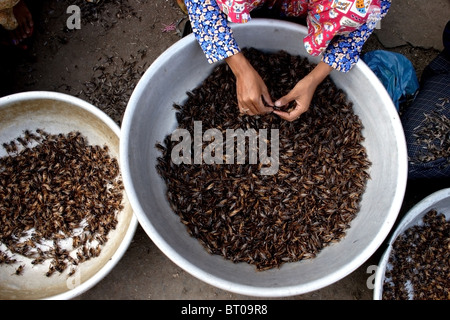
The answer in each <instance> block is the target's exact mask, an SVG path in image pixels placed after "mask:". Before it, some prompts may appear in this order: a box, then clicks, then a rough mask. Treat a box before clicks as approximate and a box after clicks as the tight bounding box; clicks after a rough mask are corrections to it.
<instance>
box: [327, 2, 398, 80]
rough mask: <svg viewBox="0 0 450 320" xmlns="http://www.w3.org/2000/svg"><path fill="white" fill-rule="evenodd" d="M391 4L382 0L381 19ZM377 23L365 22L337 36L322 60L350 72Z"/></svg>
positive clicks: (335, 67)
mask: <svg viewBox="0 0 450 320" xmlns="http://www.w3.org/2000/svg"><path fill="white" fill-rule="evenodd" d="M390 5H391V0H383V1H381V10H380V17H379V19H381V18H383V17H384V16H385V15H386V14H387V12H388V10H389V7H390ZM375 25H376V23H365V24H363V25H362V26H361V27H360V28H359V29H357V30H355V31H352V32H350V33H349V34H348V35H341V36H337V37H335V38H334V39H333V40H332V41H331V42H330V44H329V45H328V47H327V49H326V50H325V51H324V52H323V57H322V61H323V62H325V63H326V64H328V65H330V66H331V67H333V68H334V69H336V70H338V71H342V72H348V71H349V70H350V69H351V68H352V67H353V66H354V65H355V64H356V63H357V62H358V60H359V55H360V53H361V50H362V47H363V45H364V43H365V42H366V40H367V39H368V38H369V36H370V35H371V34H372V33H373V31H374V29H375Z"/></svg>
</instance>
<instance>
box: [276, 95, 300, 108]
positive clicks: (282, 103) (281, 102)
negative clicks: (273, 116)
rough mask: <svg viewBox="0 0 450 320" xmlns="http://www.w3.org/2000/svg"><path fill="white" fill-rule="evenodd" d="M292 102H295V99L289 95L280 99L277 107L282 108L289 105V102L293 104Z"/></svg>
mask: <svg viewBox="0 0 450 320" xmlns="http://www.w3.org/2000/svg"><path fill="white" fill-rule="evenodd" d="M292 100H295V97H292V96H291V95H290V94H289V93H288V94H287V95H285V96H283V97H281V98H280V99H278V100H277V101H275V107H282V106H285V105H287V104H288V103H289V102H291V101H292Z"/></svg>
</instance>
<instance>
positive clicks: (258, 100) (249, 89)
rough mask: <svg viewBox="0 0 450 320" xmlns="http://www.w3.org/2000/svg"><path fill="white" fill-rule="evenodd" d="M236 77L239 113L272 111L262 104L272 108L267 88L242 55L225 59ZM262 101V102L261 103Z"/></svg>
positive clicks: (253, 113)
mask: <svg viewBox="0 0 450 320" xmlns="http://www.w3.org/2000/svg"><path fill="white" fill-rule="evenodd" d="M226 62H227V63H228V65H229V66H230V68H231V70H232V71H233V73H234V75H235V77H236V94H237V100H238V107H239V110H240V112H241V113H244V114H248V115H257V114H264V113H269V112H272V111H273V108H272V107H266V106H265V105H264V102H265V103H266V104H268V105H269V106H273V102H272V99H271V98H270V94H269V91H268V90H267V86H266V84H265V83H264V81H263V79H262V78H261V76H260V75H259V74H258V72H256V70H255V69H254V68H253V67H252V65H251V64H250V62H249V61H248V60H247V59H246V58H245V57H244V55H243V54H242V53H238V54H235V55H233V56H231V57H229V58H227V59H226ZM263 99H264V101H263Z"/></svg>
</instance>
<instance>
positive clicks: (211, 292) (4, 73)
mask: <svg viewBox="0 0 450 320" xmlns="http://www.w3.org/2000/svg"><path fill="white" fill-rule="evenodd" d="M32 2H33V6H32V10H33V12H32V13H33V17H34V20H35V30H34V37H33V39H32V41H31V42H30V43H29V45H30V48H29V50H28V51H21V50H16V49H14V48H6V47H5V48H1V60H0V61H1V65H0V68H1V69H0V70H1V73H0V74H1V77H0V88H1V91H0V96H4V95H8V94H11V93H16V92H22V91H31V90H48V91H57V92H62V93H67V94H70V95H74V96H77V97H79V98H82V99H84V100H86V101H88V102H90V103H92V104H94V105H96V106H97V107H99V108H100V109H102V110H103V111H105V112H106V113H107V114H108V115H109V116H110V117H111V118H112V119H113V120H115V121H116V122H117V123H118V124H119V125H120V124H121V120H122V116H123V113H124V110H125V108H126V104H127V102H128V99H129V97H130V95H131V93H132V91H133V89H134V86H135V85H136V84H137V82H138V81H139V79H140V77H141V75H142V74H143V72H144V71H145V70H146V69H147V68H148V67H149V66H150V65H151V63H152V62H153V61H154V60H155V59H156V58H157V57H158V56H159V55H160V54H161V53H163V52H164V51H165V50H166V49H167V48H168V47H169V46H171V45H172V44H173V43H175V42H176V41H177V40H179V39H180V38H181V36H180V34H179V32H181V31H182V28H183V26H184V22H185V21H186V16H185V14H184V13H183V12H182V11H181V10H180V9H179V7H178V6H177V4H176V0H109V1H108V0H99V1H98V3H89V2H87V1H85V0H71V1H63V0H53V1H37V0H34V1H32ZM69 5H77V6H79V7H80V8H81V28H80V29H73V30H69V29H68V28H67V25H66V23H67V19H68V18H69V17H70V16H71V13H67V12H66V10H67V8H68V6H69ZM178 23H179V30H178V32H177V30H172V28H171V27H173V26H176V25H177V24H178ZM375 49H386V48H384V47H383V45H382V44H381V43H380V42H379V41H378V39H377V37H376V35H374V36H372V37H371V38H370V39H369V41H368V42H367V43H366V46H365V49H364V50H365V51H370V50H375ZM388 49H389V50H392V51H395V52H399V53H402V54H404V55H405V56H406V57H407V58H408V59H410V61H411V62H412V63H413V65H414V67H415V69H416V72H417V75H418V77H419V78H420V75H421V73H422V71H423V69H424V67H425V66H426V65H427V64H428V63H429V62H430V61H431V60H432V59H433V58H434V57H436V55H437V54H438V51H436V50H434V49H424V48H417V47H412V46H410V45H404V46H400V47H395V48H388ZM418 187H419V185H418V184H409V185H408V190H407V195H406V197H405V204H404V207H403V208H402V212H403V213H404V212H405V211H406V210H407V209H409V208H410V207H411V206H412V204H413V203H416V202H418V201H419V200H421V199H422V198H423V197H424V196H426V195H428V194H430V193H431V192H433V191H435V190H439V189H440V188H441V187H442V185H440V184H439V183H437V184H436V183H428V184H422V185H421V186H420V187H421V188H420V189H419V192H417V190H418ZM380 256H381V252H378V253H377V254H375V255H374V256H373V257H372V258H371V259H370V260H369V261H367V263H366V264H364V265H363V266H362V267H361V268H359V269H358V270H356V271H355V272H354V273H353V274H351V275H350V276H348V277H346V278H345V279H343V280H341V281H339V282H338V283H336V284H335V285H331V286H329V287H327V288H324V289H322V290H318V291H317V292H314V293H311V294H307V295H303V296H301V297H293V298H294V299H371V298H372V290H370V289H369V288H368V287H367V284H366V281H367V279H368V277H369V276H370V274H368V273H367V267H368V266H369V265H374V264H377V263H378V261H379V258H380ZM136 257H138V258H136ZM150 258H151V259H153V260H152V263H153V264H154V266H153V267H151V268H150V267H149V266H148V263H149V262H148V259H150ZM136 259H137V260H136ZM130 268H132V269H133V268H134V271H129V273H127V271H126V270H130ZM152 270H153V271H154V272H156V273H157V274H156V276H155V275H153V278H152V275H151V272H152ZM158 272H159V273H158ZM133 274H141V275H143V276H145V277H147V279H148V280H149V283H152V284H153V285H154V286H153V287H152V288H150V287H151V286H152V285H151V284H146V283H138V282H137V281H135V280H133V279H132V276H133ZM160 277H166V278H169V280H172V281H171V282H170V283H168V282H166V283H162V281H163V280H162V279H161V278H160ZM164 279H165V278H164ZM156 284H157V285H156ZM114 298H118V299H197V298H200V299H241V298H245V297H241V296H238V295H234V294H231V293H228V292H225V291H223V290H219V289H215V288H212V287H210V286H208V285H205V284H203V283H202V282H201V281H199V280H197V279H193V278H192V277H191V276H190V275H189V274H187V273H186V272H184V271H183V270H181V269H180V268H178V267H177V266H175V265H174V264H173V263H172V262H171V261H169V260H168V259H167V258H166V257H165V256H164V255H163V254H162V253H161V252H159V251H158V249H157V248H156V247H155V246H154V245H153V244H152V242H151V240H150V239H149V238H148V237H147V235H146V234H145V233H144V232H143V230H142V229H141V228H140V227H139V228H138V230H137V233H136V236H135V239H134V241H133V242H132V244H131V246H130V248H129V252H127V253H126V254H125V256H124V258H123V259H122V261H121V262H120V264H119V265H118V266H117V267H116V268H115V269H114V270H113V271H112V272H111V274H110V275H108V276H107V277H106V278H105V279H104V280H103V281H102V282H100V283H99V284H98V285H97V286H96V287H94V288H93V289H91V290H90V291H88V292H87V293H85V294H84V295H82V296H81V297H80V299H114Z"/></svg>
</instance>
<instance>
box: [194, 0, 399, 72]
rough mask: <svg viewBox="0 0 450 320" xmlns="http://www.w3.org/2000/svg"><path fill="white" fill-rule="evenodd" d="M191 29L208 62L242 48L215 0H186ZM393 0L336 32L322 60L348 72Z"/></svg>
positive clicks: (234, 52) (383, 3)
mask: <svg viewBox="0 0 450 320" xmlns="http://www.w3.org/2000/svg"><path fill="white" fill-rule="evenodd" d="M185 4H186V7H187V8H188V13H189V19H190V21H191V26H192V31H193V33H194V35H195V37H196V39H197V41H198V43H199V44H200V46H201V48H202V50H203V52H204V53H205V56H206V58H207V59H208V62H209V63H214V62H216V61H220V60H222V59H224V58H227V57H230V56H232V55H234V54H236V53H238V52H239V51H240V49H239V46H238V44H237V42H236V40H235V39H234V37H233V31H232V30H231V28H230V27H229V25H228V21H227V16H226V15H225V14H224V13H223V12H222V11H221V9H220V7H219V5H218V4H217V2H216V1H215V0H185ZM390 4H391V0H381V8H380V9H381V10H380V11H379V16H378V17H376V18H377V19H375V20H374V21H373V22H367V23H365V24H363V25H362V26H361V27H359V28H358V29H356V30H354V31H352V32H350V33H349V34H346V35H337V36H335V37H334V38H333V40H332V41H331V42H330V43H329V45H328V46H327V47H326V49H325V50H324V51H323V56H322V61H323V62H325V63H327V64H328V65H330V66H332V67H333V68H334V69H336V70H339V71H342V72H348V71H349V70H350V69H351V68H352V67H353V65H355V64H356V63H357V62H358V60H359V56H360V53H361V50H362V47H363V45H364V43H365V42H366V40H367V39H368V38H369V36H370V35H371V34H372V32H373V30H374V29H375V25H376V23H375V22H376V21H377V20H379V19H381V18H382V17H384V16H385V15H386V13H387V11H388V10H389V7H390Z"/></svg>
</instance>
